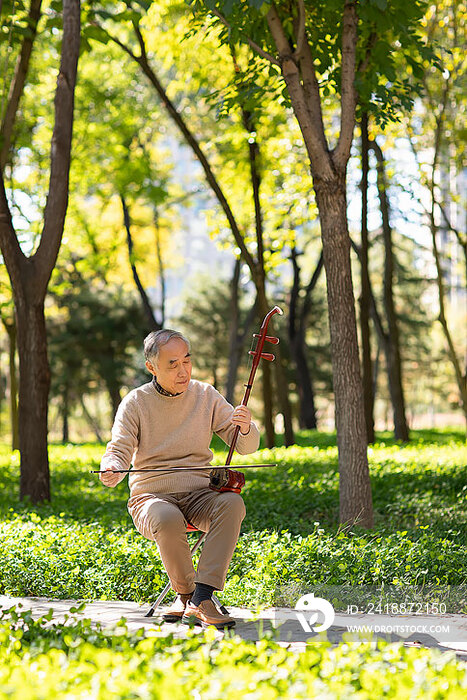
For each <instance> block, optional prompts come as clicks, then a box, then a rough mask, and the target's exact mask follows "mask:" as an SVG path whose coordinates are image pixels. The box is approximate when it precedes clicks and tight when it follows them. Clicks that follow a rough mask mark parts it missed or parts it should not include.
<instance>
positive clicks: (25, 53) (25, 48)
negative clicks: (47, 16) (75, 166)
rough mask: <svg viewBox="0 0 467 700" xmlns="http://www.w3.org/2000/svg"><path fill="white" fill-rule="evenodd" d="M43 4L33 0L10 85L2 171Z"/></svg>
mask: <svg viewBox="0 0 467 700" xmlns="http://www.w3.org/2000/svg"><path fill="white" fill-rule="evenodd" d="M41 4H42V0H31V4H30V7H29V13H28V18H27V24H28V30H29V31H28V33H27V34H25V36H24V39H23V43H22V45H21V51H20V54H19V56H18V60H17V62H16V67H15V74H14V76H13V80H12V83H11V85H10V92H9V95H8V102H7V106H6V110H5V116H4V118H3V121H2V125H1V128H0V143H1V150H0V172H3V170H4V169H5V165H6V163H7V160H8V153H9V150H10V145H11V137H12V134H13V127H14V124H15V121H16V114H17V112H18V106H19V102H20V99H21V96H22V94H23V91H24V85H25V82H26V76H27V73H28V68H29V60H30V58H31V53H32V47H33V44H34V39H35V38H36V34H37V23H38V22H39V18H40V16H41Z"/></svg>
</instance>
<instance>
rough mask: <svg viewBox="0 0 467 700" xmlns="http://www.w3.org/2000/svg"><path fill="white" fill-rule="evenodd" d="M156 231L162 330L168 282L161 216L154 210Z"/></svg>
mask: <svg viewBox="0 0 467 700" xmlns="http://www.w3.org/2000/svg"><path fill="white" fill-rule="evenodd" d="M154 231H155V234H156V255H157V262H158V264H159V280H160V283H161V322H160V326H161V328H164V326H165V305H166V301H167V299H166V297H167V292H166V282H165V267H164V259H163V257H162V247H161V235H160V226H159V214H158V211H157V209H154Z"/></svg>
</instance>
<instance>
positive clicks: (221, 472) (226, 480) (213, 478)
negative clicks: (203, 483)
mask: <svg viewBox="0 0 467 700" xmlns="http://www.w3.org/2000/svg"><path fill="white" fill-rule="evenodd" d="M282 313H283V312H282V309H280V308H279V307H278V306H275V307H274V308H273V309H271V311H270V312H269V313H268V314H266V316H265V317H264V320H263V323H262V324H261V328H260V331H259V333H254V334H253V338H257V339H258V340H257V343H256V348H255V349H254V350H250V351H249V354H250V355H252V356H253V362H252V365H251V371H250V376H249V378H248V384H245V385H244V386H245V393H244V395H243V399H242V403H241V405H242V406H246V405H247V403H248V399H249V398H250V393H251V390H252V388H253V382H254V379H255V374H256V370H257V369H258V365H259V361H260V360H261V359H263V360H267V361H268V362H272V361H273V360H274V359H275V356H274V355H273V354H272V353H270V352H263V347H264V343H265V342H267V343H272V345H277V344H278V342H279V338H276V337H274V336H271V335H267V330H268V325H269V321H270V320H271V318H272V317H273V316H274V314H279V315H281V316H282ZM239 432H240V426H239V425H237V426H236V428H235V432H234V434H233V438H232V442H231V444H230V449H229V454H228V455H227V459H226V461H225V466H224V467H219V468H217V467H216V468H214V469H213V470H212V471H211V474H210V482H209V488H210V489H212V490H213V491H233V492H234V493H240V491H241V490H242V488H243V487H244V486H245V475H244V474H243V473H242V472H237V471H234V470H232V469H227V468H226V467H228V465H229V464H230V463H231V461H232V456H233V453H234V450H235V446H236V444H237V439H238V434H239ZM252 466H253V465H252ZM271 466H274V465H271Z"/></svg>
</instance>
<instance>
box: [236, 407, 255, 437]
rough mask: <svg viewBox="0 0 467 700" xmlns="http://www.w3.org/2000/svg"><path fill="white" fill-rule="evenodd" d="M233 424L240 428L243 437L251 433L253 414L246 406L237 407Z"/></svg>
mask: <svg viewBox="0 0 467 700" xmlns="http://www.w3.org/2000/svg"><path fill="white" fill-rule="evenodd" d="M232 423H233V424H234V425H239V426H240V432H241V434H242V435H246V434H247V433H249V432H250V424H251V413H250V410H249V409H248V408H247V407H246V406H237V407H236V408H235V409H234V412H233V413H232Z"/></svg>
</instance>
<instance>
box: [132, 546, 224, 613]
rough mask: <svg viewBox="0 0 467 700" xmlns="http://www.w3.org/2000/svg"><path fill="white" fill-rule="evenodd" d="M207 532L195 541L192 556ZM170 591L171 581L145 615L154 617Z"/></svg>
mask: <svg viewBox="0 0 467 700" xmlns="http://www.w3.org/2000/svg"><path fill="white" fill-rule="evenodd" d="M206 534H207V533H206V532H202V533H201V534H200V536H199V537H198V539H197V540H196V542H195V543H194V545H193V547H192V548H191V550H190V552H191V555H192V556H193V554H194V553H195V552H196V550H197V549H199V547H201V545H202V544H203V542H204V540H205V539H206ZM169 591H170V582H169V583H168V584H167V585H166V587H165V588H164V590H163V591H162V593H161V594H160V595H159V597H158V598H157V599H156V600H155V601H154V603H153V604H152V605H151V607H150V608H149V610H148V611H147V613H146V614H145V616H144V617H152V616H153V615H154V611H155V609H156V608H157V607H158V606H159V605H160V604H161V603H162V602H163V600H164V598H165V596H166V595H167V593H168V592H169ZM224 614H226V613H224Z"/></svg>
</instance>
